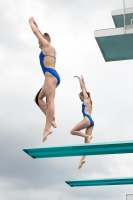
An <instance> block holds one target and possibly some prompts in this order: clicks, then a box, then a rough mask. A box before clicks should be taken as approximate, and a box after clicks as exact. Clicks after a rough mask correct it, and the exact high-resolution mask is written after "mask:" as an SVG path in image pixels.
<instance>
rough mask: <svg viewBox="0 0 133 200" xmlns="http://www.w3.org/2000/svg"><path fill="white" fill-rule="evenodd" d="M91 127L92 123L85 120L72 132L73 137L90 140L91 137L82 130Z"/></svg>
mask: <svg viewBox="0 0 133 200" xmlns="http://www.w3.org/2000/svg"><path fill="white" fill-rule="evenodd" d="M89 125H90V121H89V120H88V119H86V118H84V119H83V120H82V121H81V122H79V123H78V124H77V125H76V126H75V127H74V128H73V129H72V130H71V131H70V133H71V134H72V135H78V136H81V137H84V138H88V137H89V136H88V135H87V134H85V133H83V132H81V131H80V130H82V129H85V128H87V127H88V126H89Z"/></svg>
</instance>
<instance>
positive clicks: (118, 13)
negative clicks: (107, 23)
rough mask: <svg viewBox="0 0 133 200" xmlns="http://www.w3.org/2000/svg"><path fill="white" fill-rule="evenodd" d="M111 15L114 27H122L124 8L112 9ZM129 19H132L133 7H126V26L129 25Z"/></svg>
mask: <svg viewBox="0 0 133 200" xmlns="http://www.w3.org/2000/svg"><path fill="white" fill-rule="evenodd" d="M111 15H112V18H113V21H114V24H115V27H116V28H120V27H124V9H120V10H113V11H112V12H111ZM131 19H133V8H128V13H126V14H125V23H126V26H129V25H131V23H132V22H131Z"/></svg>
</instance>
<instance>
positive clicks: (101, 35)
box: [94, 27, 133, 62]
mask: <svg viewBox="0 0 133 200" xmlns="http://www.w3.org/2000/svg"><path fill="white" fill-rule="evenodd" d="M94 36H95V39H96V41H97V44H98V46H99V48H100V50H101V53H102V55H103V57H104V60H105V61H106V62H109V61H119V60H130V59H133V28H128V29H125V28H124V27H123V28H112V29H103V30H97V31H95V32H94Z"/></svg>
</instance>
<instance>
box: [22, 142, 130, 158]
mask: <svg viewBox="0 0 133 200" xmlns="http://www.w3.org/2000/svg"><path fill="white" fill-rule="evenodd" d="M23 151H24V152H25V153H27V154H28V155H29V156H31V157H32V158H34V159H35V158H53V157H67V156H82V155H87V156H91V155H107V154H123V153H133V141H123V142H108V143H91V144H79V145H67V146H54V147H33V148H23Z"/></svg>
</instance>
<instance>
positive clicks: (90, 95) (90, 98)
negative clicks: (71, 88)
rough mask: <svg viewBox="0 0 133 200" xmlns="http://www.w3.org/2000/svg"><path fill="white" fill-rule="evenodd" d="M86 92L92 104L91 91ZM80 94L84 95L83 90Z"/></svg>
mask: <svg viewBox="0 0 133 200" xmlns="http://www.w3.org/2000/svg"><path fill="white" fill-rule="evenodd" d="M86 93H87V95H88V97H89V98H90V101H91V105H92V100H91V95H90V93H89V92H86ZM80 95H83V92H80ZM83 96H84V95H83Z"/></svg>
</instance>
